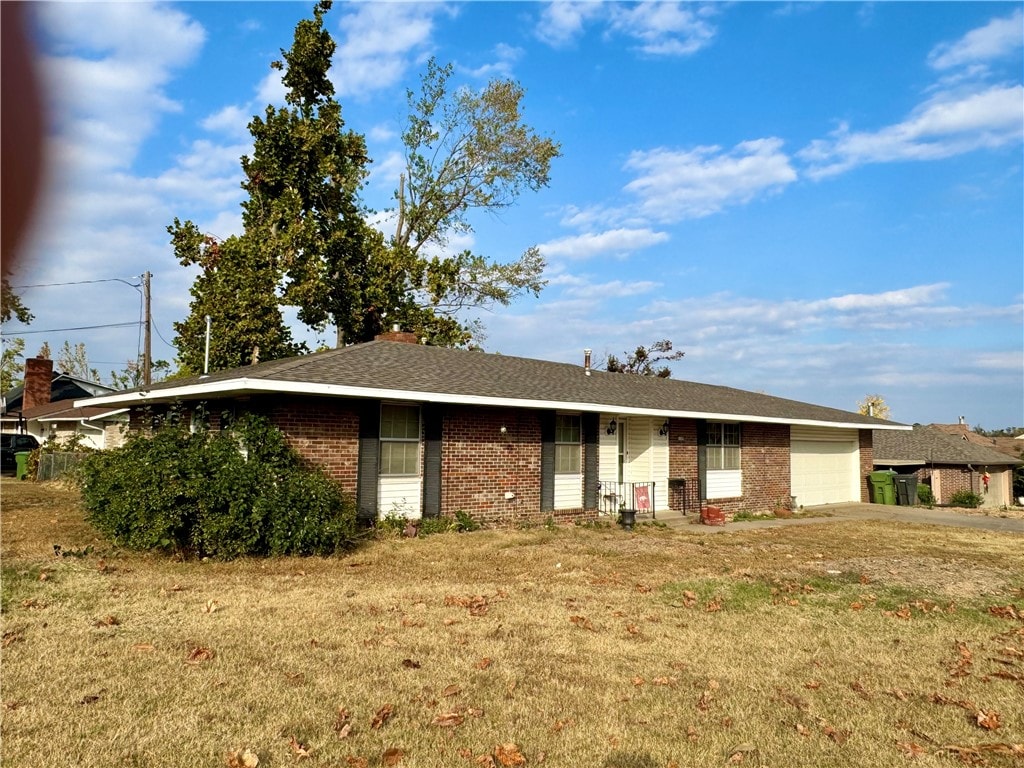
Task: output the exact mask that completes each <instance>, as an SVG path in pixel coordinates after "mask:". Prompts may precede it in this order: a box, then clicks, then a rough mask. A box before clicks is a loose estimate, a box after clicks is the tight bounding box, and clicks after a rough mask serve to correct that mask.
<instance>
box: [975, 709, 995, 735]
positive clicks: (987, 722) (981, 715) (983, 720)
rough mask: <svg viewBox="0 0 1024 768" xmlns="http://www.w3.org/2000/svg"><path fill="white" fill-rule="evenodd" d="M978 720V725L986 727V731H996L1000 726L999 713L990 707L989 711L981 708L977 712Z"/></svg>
mask: <svg viewBox="0 0 1024 768" xmlns="http://www.w3.org/2000/svg"><path fill="white" fill-rule="evenodd" d="M975 717H976V718H977V721H978V726H979V727H980V728H984V729H985V730H986V731H995V730H998V728H999V725H1000V723H999V713H998V712H996V711H995V710H994V709H990V710H988V711H987V712H986V711H985V710H982V709H979V710H978V711H977V713H976V714H975Z"/></svg>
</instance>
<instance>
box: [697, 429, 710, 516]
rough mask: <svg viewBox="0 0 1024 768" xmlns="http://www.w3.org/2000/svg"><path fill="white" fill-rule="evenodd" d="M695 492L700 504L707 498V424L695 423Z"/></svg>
mask: <svg viewBox="0 0 1024 768" xmlns="http://www.w3.org/2000/svg"><path fill="white" fill-rule="evenodd" d="M697 490H698V492H699V494H700V503H701V505H703V504H704V502H705V500H707V498H708V423H707V422H706V421H704V420H703V419H700V420H698V421H697Z"/></svg>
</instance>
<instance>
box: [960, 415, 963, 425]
mask: <svg viewBox="0 0 1024 768" xmlns="http://www.w3.org/2000/svg"><path fill="white" fill-rule="evenodd" d="M963 425H964V417H963V416H961V417H960V426H961V427H962V426H963Z"/></svg>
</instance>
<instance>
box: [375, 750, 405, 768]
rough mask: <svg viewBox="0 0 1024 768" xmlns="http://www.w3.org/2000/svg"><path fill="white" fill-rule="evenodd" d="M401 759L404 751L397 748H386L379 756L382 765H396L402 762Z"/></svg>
mask: <svg viewBox="0 0 1024 768" xmlns="http://www.w3.org/2000/svg"><path fill="white" fill-rule="evenodd" d="M403 757H405V750H403V749H399V748H398V747H388V748H387V749H385V750H384V754H383V755H381V760H382V761H383V763H384V765H398V764H399V763H401V762H402V758H403Z"/></svg>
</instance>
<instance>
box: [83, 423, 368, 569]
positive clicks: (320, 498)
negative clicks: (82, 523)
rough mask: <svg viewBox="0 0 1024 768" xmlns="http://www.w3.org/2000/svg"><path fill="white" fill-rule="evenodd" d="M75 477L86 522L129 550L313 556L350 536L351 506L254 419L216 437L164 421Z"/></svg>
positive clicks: (90, 461)
mask: <svg viewBox="0 0 1024 768" xmlns="http://www.w3.org/2000/svg"><path fill="white" fill-rule="evenodd" d="M79 477H80V480H81V485H82V497H83V501H84V505H85V509H86V513H87V519H88V521H89V522H90V523H91V524H92V525H94V526H95V527H96V528H97V529H98V530H99V531H100V532H102V533H103V534H104V535H105V536H107V537H108V538H110V539H111V540H112V541H114V542H115V543H117V544H119V545H121V546H124V547H128V548H130V549H141V550H150V549H166V550H173V551H183V552H189V553H193V554H196V555H199V556H210V557H218V558H232V557H237V556H239V555H312V554H318V555H319V554H330V553H333V552H336V551H338V550H340V549H344V548H346V547H349V546H351V545H352V544H353V543H354V541H355V539H356V536H357V525H356V511H355V503H354V501H353V500H352V499H351V498H350V497H349V496H348V495H347V494H345V493H344V492H343V491H342V490H341V489H340V488H339V487H338V486H337V485H336V484H335V483H334V482H333V481H332V480H331V479H330V478H328V477H327V476H326V475H325V474H324V473H323V472H321V471H319V470H316V469H310V468H307V467H304V466H303V465H302V463H301V461H300V459H299V456H298V455H297V454H296V453H295V451H294V450H292V448H291V447H289V446H288V444H287V443H286V442H285V440H284V436H283V435H282V434H281V432H280V430H278V429H277V428H276V427H274V426H273V425H271V424H270V423H269V422H268V421H267V420H266V419H265V418H263V417H260V416H253V415H247V416H243V417H241V418H240V419H239V420H237V421H236V422H235V423H234V424H232V425H231V426H230V427H229V428H228V429H224V430H221V431H212V430H207V429H199V430H196V431H190V430H189V428H187V427H186V426H184V425H183V424H181V423H175V421H174V420H173V419H172V420H168V421H165V422H164V423H163V424H162V425H161V426H160V427H158V428H156V429H155V430H154V431H153V432H152V433H151V434H149V435H143V434H134V435H132V436H131V437H130V438H129V439H128V441H127V442H126V443H125V445H124V446H122V447H121V448H117V449H114V450H111V451H103V452H99V453H96V454H93V455H91V456H89V457H88V458H87V459H86V460H85V461H84V462H83V463H82V465H81V467H80V472H79Z"/></svg>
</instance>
